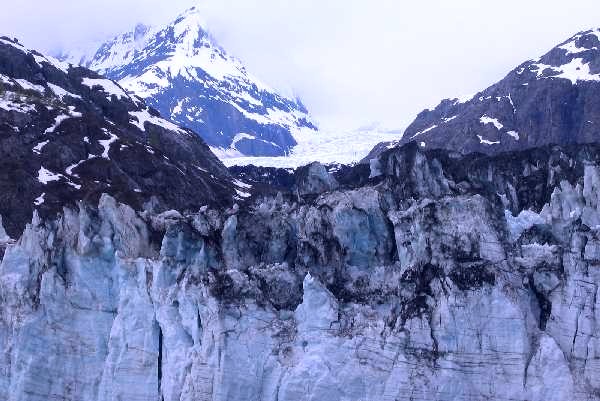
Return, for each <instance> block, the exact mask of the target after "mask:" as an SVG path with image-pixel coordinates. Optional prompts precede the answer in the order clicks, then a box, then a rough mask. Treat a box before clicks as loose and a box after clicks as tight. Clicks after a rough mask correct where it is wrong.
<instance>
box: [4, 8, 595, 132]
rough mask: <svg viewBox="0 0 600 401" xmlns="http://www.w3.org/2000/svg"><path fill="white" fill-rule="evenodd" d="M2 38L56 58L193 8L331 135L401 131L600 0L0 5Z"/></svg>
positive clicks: (554, 40)
mask: <svg viewBox="0 0 600 401" xmlns="http://www.w3.org/2000/svg"><path fill="white" fill-rule="evenodd" d="M0 4H1V5H2V7H1V8H0V10H1V13H0V35H8V36H16V37H18V38H20V40H21V41H22V42H24V43H25V44H26V45H28V46H29V47H32V48H37V49H41V50H42V51H45V52H50V53H56V52H60V51H61V50H68V49H69V48H71V47H80V46H89V44H90V43H93V42H94V41H99V40H102V39H105V38H108V37H111V36H113V35H115V34H118V33H120V32H122V31H126V30H129V29H131V28H132V27H133V26H134V25H135V24H136V23H138V22H144V23H151V24H161V23H166V22H168V21H169V20H170V19H172V18H174V17H175V16H176V15H177V14H179V13H180V12H181V11H183V10H185V9H186V8H188V7H191V6H193V5H196V6H199V8H200V9H201V10H202V11H203V13H204V15H205V19H206V23H207V28H208V30H209V31H211V32H212V34H213V36H215V37H216V38H217V39H218V41H219V42H220V43H221V45H222V46H223V47H224V48H225V49H226V50H227V51H228V52H229V53H230V54H232V55H234V56H236V57H238V58H240V59H241V60H242V61H243V62H244V63H245V64H246V66H247V67H248V70H249V71H251V72H252V73H253V74H254V75H256V76H258V77H259V78H261V80H263V81H264V82H266V83H268V84H270V85H272V86H274V87H277V88H280V89H281V90H285V91H288V92H293V93H295V94H297V95H299V96H300V97H301V98H302V100H303V101H304V103H305V104H306V106H307V107H308V108H309V110H310V111H311V113H312V114H313V116H314V117H315V118H316V119H317V121H318V122H319V123H320V124H321V126H322V127H324V128H354V127H359V126H364V125H369V124H370V123H373V122H381V123H382V124H384V125H385V126H388V127H390V128H400V127H403V126H404V125H406V124H407V123H408V122H410V121H412V119H413V118H414V117H415V115H416V114H417V113H418V112H419V111H421V110H422V109H424V108H426V107H431V106H434V105H435V104H437V103H438V102H439V100H441V99H442V98H446V97H450V98H452V97H457V96H461V95H465V94H470V93H474V92H477V91H479V90H481V89H484V88H485V87H487V86H489V85H490V84H492V83H494V82H496V81H498V80H499V79H501V78H502V77H503V76H504V75H505V74H506V73H508V71H509V70H511V69H512V68H514V67H516V66H517V65H518V64H520V63H521V62H522V61H525V60H527V59H530V58H533V57H536V56H539V55H541V54H542V53H545V52H546V50H548V49H550V48H552V47H553V46H554V45H556V44H558V43H559V42H562V41H563V40H565V39H567V38H568V37H570V36H571V35H572V34H574V33H576V32H578V31H581V30H586V29H589V28H592V27H600V4H599V3H598V0H569V1H565V0H561V1H555V0H543V1H542V0H501V1H489V0H454V1H451V0H418V1H400V0H394V1H392V0H362V1H359V0H303V1H299V0H204V1H198V0H168V1H165V0H102V1H92V0H76V1H75V0H44V1H40V0H17V1H15V0H10V1H8V0H0Z"/></svg>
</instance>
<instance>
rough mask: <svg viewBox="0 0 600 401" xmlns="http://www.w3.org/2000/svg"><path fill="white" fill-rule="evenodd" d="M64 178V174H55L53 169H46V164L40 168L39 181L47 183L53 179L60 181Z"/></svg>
mask: <svg viewBox="0 0 600 401" xmlns="http://www.w3.org/2000/svg"><path fill="white" fill-rule="evenodd" d="M61 178H62V174H55V173H53V172H52V171H50V170H48V169H45V168H44V166H42V167H40V169H39V170H38V177H37V179H38V181H39V182H41V183H42V184H44V185H46V184H48V183H49V182H52V181H58V180H60V179H61Z"/></svg>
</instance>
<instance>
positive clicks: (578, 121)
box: [365, 29, 600, 161]
mask: <svg viewBox="0 0 600 401" xmlns="http://www.w3.org/2000/svg"><path fill="white" fill-rule="evenodd" d="M598 90H600V29H593V30H589V31H585V32H580V33H578V34H576V35H574V36H573V37H571V38H569V39H568V40H566V41H565V42H563V43H561V44H559V45H558V46H556V47H555V48H553V49H552V50H550V51H549V52H548V53H546V54H545V55H543V56H542V57H539V58H537V59H534V60H529V61H526V62H524V63H523V64H521V65H520V66H518V67H517V68H515V69H514V70H513V71H511V72H510V73H509V74H508V75H507V76H506V77H505V78H504V79H502V80H501V81H500V82H498V83H496V84H494V85H492V86H490V87H489V88H487V89H485V90H483V91H481V92H479V93H477V94H476V95H473V96H466V97H464V98H462V99H445V100H443V101H442V102H441V103H440V104H439V105H438V106H437V107H435V108H434V109H432V110H424V111H423V112H421V113H420V114H419V115H418V116H417V118H416V119H415V121H414V122H413V123H412V124H411V125H410V126H409V127H408V128H407V129H406V131H405V133H404V136H403V137H402V139H401V140H398V141H396V142H388V143H382V144H380V145H378V146H377V147H376V148H375V149H374V151H373V152H371V154H370V155H369V156H367V158H366V159H365V160H366V161H368V160H370V159H372V158H374V157H375V155H377V154H379V153H381V152H383V151H384V150H385V149H387V148H389V147H391V146H395V145H398V144H399V145H403V144H406V143H409V142H416V143H417V144H419V145H420V146H422V147H424V148H427V149H436V148H444V149H449V150H455V151H459V152H461V153H464V154H466V153H470V152H481V153H486V154H498V153H501V152H507V151H515V150H523V149H527V148H535V147H539V146H544V145H550V144H558V145H564V144H571V143H579V144H583V143H594V142H597V138H598V124H600V100H598V96H597V95H596V94H597V93H598Z"/></svg>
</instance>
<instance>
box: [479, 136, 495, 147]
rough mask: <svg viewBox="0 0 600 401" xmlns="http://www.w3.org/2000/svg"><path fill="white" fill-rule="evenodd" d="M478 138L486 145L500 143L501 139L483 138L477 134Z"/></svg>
mask: <svg viewBox="0 0 600 401" xmlns="http://www.w3.org/2000/svg"><path fill="white" fill-rule="evenodd" d="M477 138H479V143H482V144H484V145H498V144H499V143H500V141H489V140H487V139H483V137H482V136H481V135H477Z"/></svg>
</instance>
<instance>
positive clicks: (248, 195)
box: [235, 188, 252, 198]
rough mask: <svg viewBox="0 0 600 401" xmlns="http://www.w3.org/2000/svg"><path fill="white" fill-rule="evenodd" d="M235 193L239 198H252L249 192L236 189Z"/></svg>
mask: <svg viewBox="0 0 600 401" xmlns="http://www.w3.org/2000/svg"><path fill="white" fill-rule="evenodd" d="M235 192H236V193H237V194H238V196H240V197H242V198H249V197H250V196H252V195H251V194H249V193H248V192H244V191H240V190H239V189H237V188H236V189H235Z"/></svg>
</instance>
